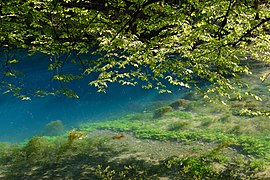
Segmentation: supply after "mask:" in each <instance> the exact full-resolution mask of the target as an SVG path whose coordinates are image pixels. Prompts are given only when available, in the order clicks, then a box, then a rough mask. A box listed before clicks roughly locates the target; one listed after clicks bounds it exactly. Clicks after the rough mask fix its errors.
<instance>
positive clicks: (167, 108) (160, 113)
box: [153, 106, 173, 119]
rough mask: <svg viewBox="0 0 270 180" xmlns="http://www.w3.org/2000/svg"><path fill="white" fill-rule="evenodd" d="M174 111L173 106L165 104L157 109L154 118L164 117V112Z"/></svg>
mask: <svg viewBox="0 0 270 180" xmlns="http://www.w3.org/2000/svg"><path fill="white" fill-rule="evenodd" d="M171 111H173V108H172V107H171V106H164V107H162V108H159V109H156V110H155V111H154V114H153V118H154V119H157V118H160V117H162V116H163V115H164V114H166V113H168V112H171Z"/></svg>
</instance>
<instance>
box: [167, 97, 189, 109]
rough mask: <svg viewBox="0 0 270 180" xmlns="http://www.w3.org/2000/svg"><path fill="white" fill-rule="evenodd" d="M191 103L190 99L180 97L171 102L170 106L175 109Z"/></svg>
mask: <svg viewBox="0 0 270 180" xmlns="http://www.w3.org/2000/svg"><path fill="white" fill-rule="evenodd" d="M188 103H189V101H188V100H185V99H179V100H176V101H174V102H172V103H171V104H169V106H171V107H172V108H173V109H175V110H178V109H179V108H181V107H182V108H185V106H186V105H187V104H188Z"/></svg>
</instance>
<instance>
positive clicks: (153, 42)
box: [0, 0, 270, 99]
mask: <svg viewBox="0 0 270 180" xmlns="http://www.w3.org/2000/svg"><path fill="white" fill-rule="evenodd" d="M0 7H1V11H0V13H1V14H0V17H1V26H0V43H1V49H0V51H1V54H2V58H1V65H2V66H1V70H0V75H1V83H2V84H1V86H2V89H6V92H12V93H13V94H14V95H16V96H19V97H21V98H23V99H27V98H28V97H27V96H24V95H22V93H21V92H22V91H23V90H24V88H25V87H24V86H23V84H21V82H19V80H18V79H19V78H18V77H19V76H22V73H21V72H19V71H17V70H16V64H17V63H20V62H18V60H16V59H12V56H11V55H10V54H11V52H13V50H14V49H20V48H23V49H26V50H27V51H28V53H29V54H34V53H37V52H42V53H45V54H48V55H49V56H50V61H51V64H50V65H49V67H48V69H49V70H50V71H54V75H53V77H52V80H53V81H57V82H59V90H58V91H54V92H51V91H49V90H46V91H45V90H42V89H39V90H36V91H35V93H36V94H39V95H40V94H57V93H64V94H66V95H67V96H73V97H77V96H76V94H75V93H74V92H73V91H72V90H71V89H69V88H66V87H65V83H66V82H70V81H74V80H76V79H81V78H83V77H85V76H88V77H91V78H90V80H89V81H90V82H89V84H90V85H93V86H95V87H97V88H98V91H105V89H106V87H107V86H108V84H109V83H113V82H119V83H121V84H123V85H125V84H126V85H137V84H140V85H141V86H142V87H144V88H156V89H158V90H159V91H160V92H168V91H170V90H169V88H168V84H173V85H176V86H181V87H196V88H197V89H199V90H202V87H201V86H200V82H202V81H204V82H208V83H209V84H210V85H211V86H209V87H208V88H207V89H205V88H204V89H203V90H204V92H206V93H217V94H219V95H221V96H226V97H229V95H230V93H232V92H233V93H236V94H237V95H238V96H239V97H240V94H239V92H238V91H237V89H238V88H239V87H242V86H243V83H242V82H241V80H240V79H239V78H238V77H239V75H240V74H242V73H249V72H250V70H249V67H248V66H247V63H246V61H247V59H248V58H249V57H252V58H254V59H257V60H259V61H263V62H266V63H267V62H269V60H270V56H269V49H270V48H269V46H270V42H269V41H270V29H269V28H270V11H269V1H268V0H183V1H176V0H99V1H92V0H3V1H2V3H1V6H0ZM85 53H88V54H87V55H88V56H87V57H85V56H82V55H83V54H85ZM72 54H73V55H74V54H75V56H76V58H69V57H70V56H71V55H72ZM82 57H83V58H82ZM68 61H71V62H72V63H74V66H76V67H78V72H76V73H70V72H68V73H67V72H66V71H64V70H63V69H64V67H65V64H67V63H68ZM208 96H209V95H208V94H206V95H205V97H208ZM210 98H211V97H210Z"/></svg>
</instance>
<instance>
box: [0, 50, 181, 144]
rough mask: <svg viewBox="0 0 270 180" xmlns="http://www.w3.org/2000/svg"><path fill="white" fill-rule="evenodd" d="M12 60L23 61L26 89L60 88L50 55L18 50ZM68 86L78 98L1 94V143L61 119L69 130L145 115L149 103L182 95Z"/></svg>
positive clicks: (115, 86) (81, 83) (70, 67)
mask: <svg viewBox="0 0 270 180" xmlns="http://www.w3.org/2000/svg"><path fill="white" fill-rule="evenodd" d="M2 57H3V54H2ZM13 58H16V59H19V60H20V63H18V65H16V66H15V67H16V69H18V70H19V71H22V72H23V73H25V74H26V76H24V77H20V78H19V81H20V82H22V83H23V84H24V85H25V89H26V90H28V91H31V90H32V89H35V88H41V89H53V88H54V87H58V84H57V83H56V82H54V81H51V77H52V75H53V72H52V71H48V70H47V68H48V64H49V63H50V57H49V56H46V55H44V54H36V55H34V56H27V53H26V52H25V51H17V52H14V54H13ZM74 66H75V65H73V64H67V65H66V66H65V71H66V72H72V73H74V72H75V73H76V71H77V69H78V67H76V66H75V67H74ZM69 86H70V87H72V89H74V90H75V91H76V93H78V95H79V97H80V98H79V99H75V98H73V99H72V98H67V97H65V96H61V95H60V96H55V97H54V96H45V97H31V100H30V101H22V100H20V99H18V98H15V97H13V96H12V95H9V94H1V96H0V120H1V127H0V141H11V142H17V141H22V140H24V139H26V138H29V137H31V136H34V135H38V134H40V133H41V131H42V129H43V128H44V127H45V125H46V124H47V123H49V122H51V121H55V120H61V121H62V122H63V123H64V125H65V127H66V128H68V129H69V128H73V127H76V125H77V124H78V123H79V122H85V121H100V120H104V119H107V118H110V117H115V116H118V115H121V114H124V113H130V112H142V111H143V110H144V109H143V108H144V105H146V104H149V103H151V102H153V101H159V100H162V99H165V98H166V99H170V98H172V99H173V98H175V97H177V96H179V95H180V94H181V89H180V90H177V89H175V93H174V94H162V95H161V94H158V92H157V91H155V90H144V89H141V88H140V87H139V86H138V87H132V86H122V85H119V84H112V85H111V86H109V88H108V89H107V92H106V93H97V89H95V88H94V87H92V86H89V85H88V80H87V79H84V80H81V81H79V82H74V83H73V84H70V85H69ZM3 91H4V90H2V92H3ZM2 92H1V93H2Z"/></svg>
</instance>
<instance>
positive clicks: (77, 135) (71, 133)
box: [68, 129, 86, 145]
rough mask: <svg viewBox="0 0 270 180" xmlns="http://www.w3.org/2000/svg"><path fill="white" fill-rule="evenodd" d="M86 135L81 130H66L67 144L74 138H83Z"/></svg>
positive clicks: (70, 143) (71, 142)
mask: <svg viewBox="0 0 270 180" xmlns="http://www.w3.org/2000/svg"><path fill="white" fill-rule="evenodd" d="M85 137H86V134H85V132H82V131H76V130H74V129H73V130H71V131H69V132H68V145H72V144H73V142H74V140H76V139H83V138H85Z"/></svg>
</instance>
